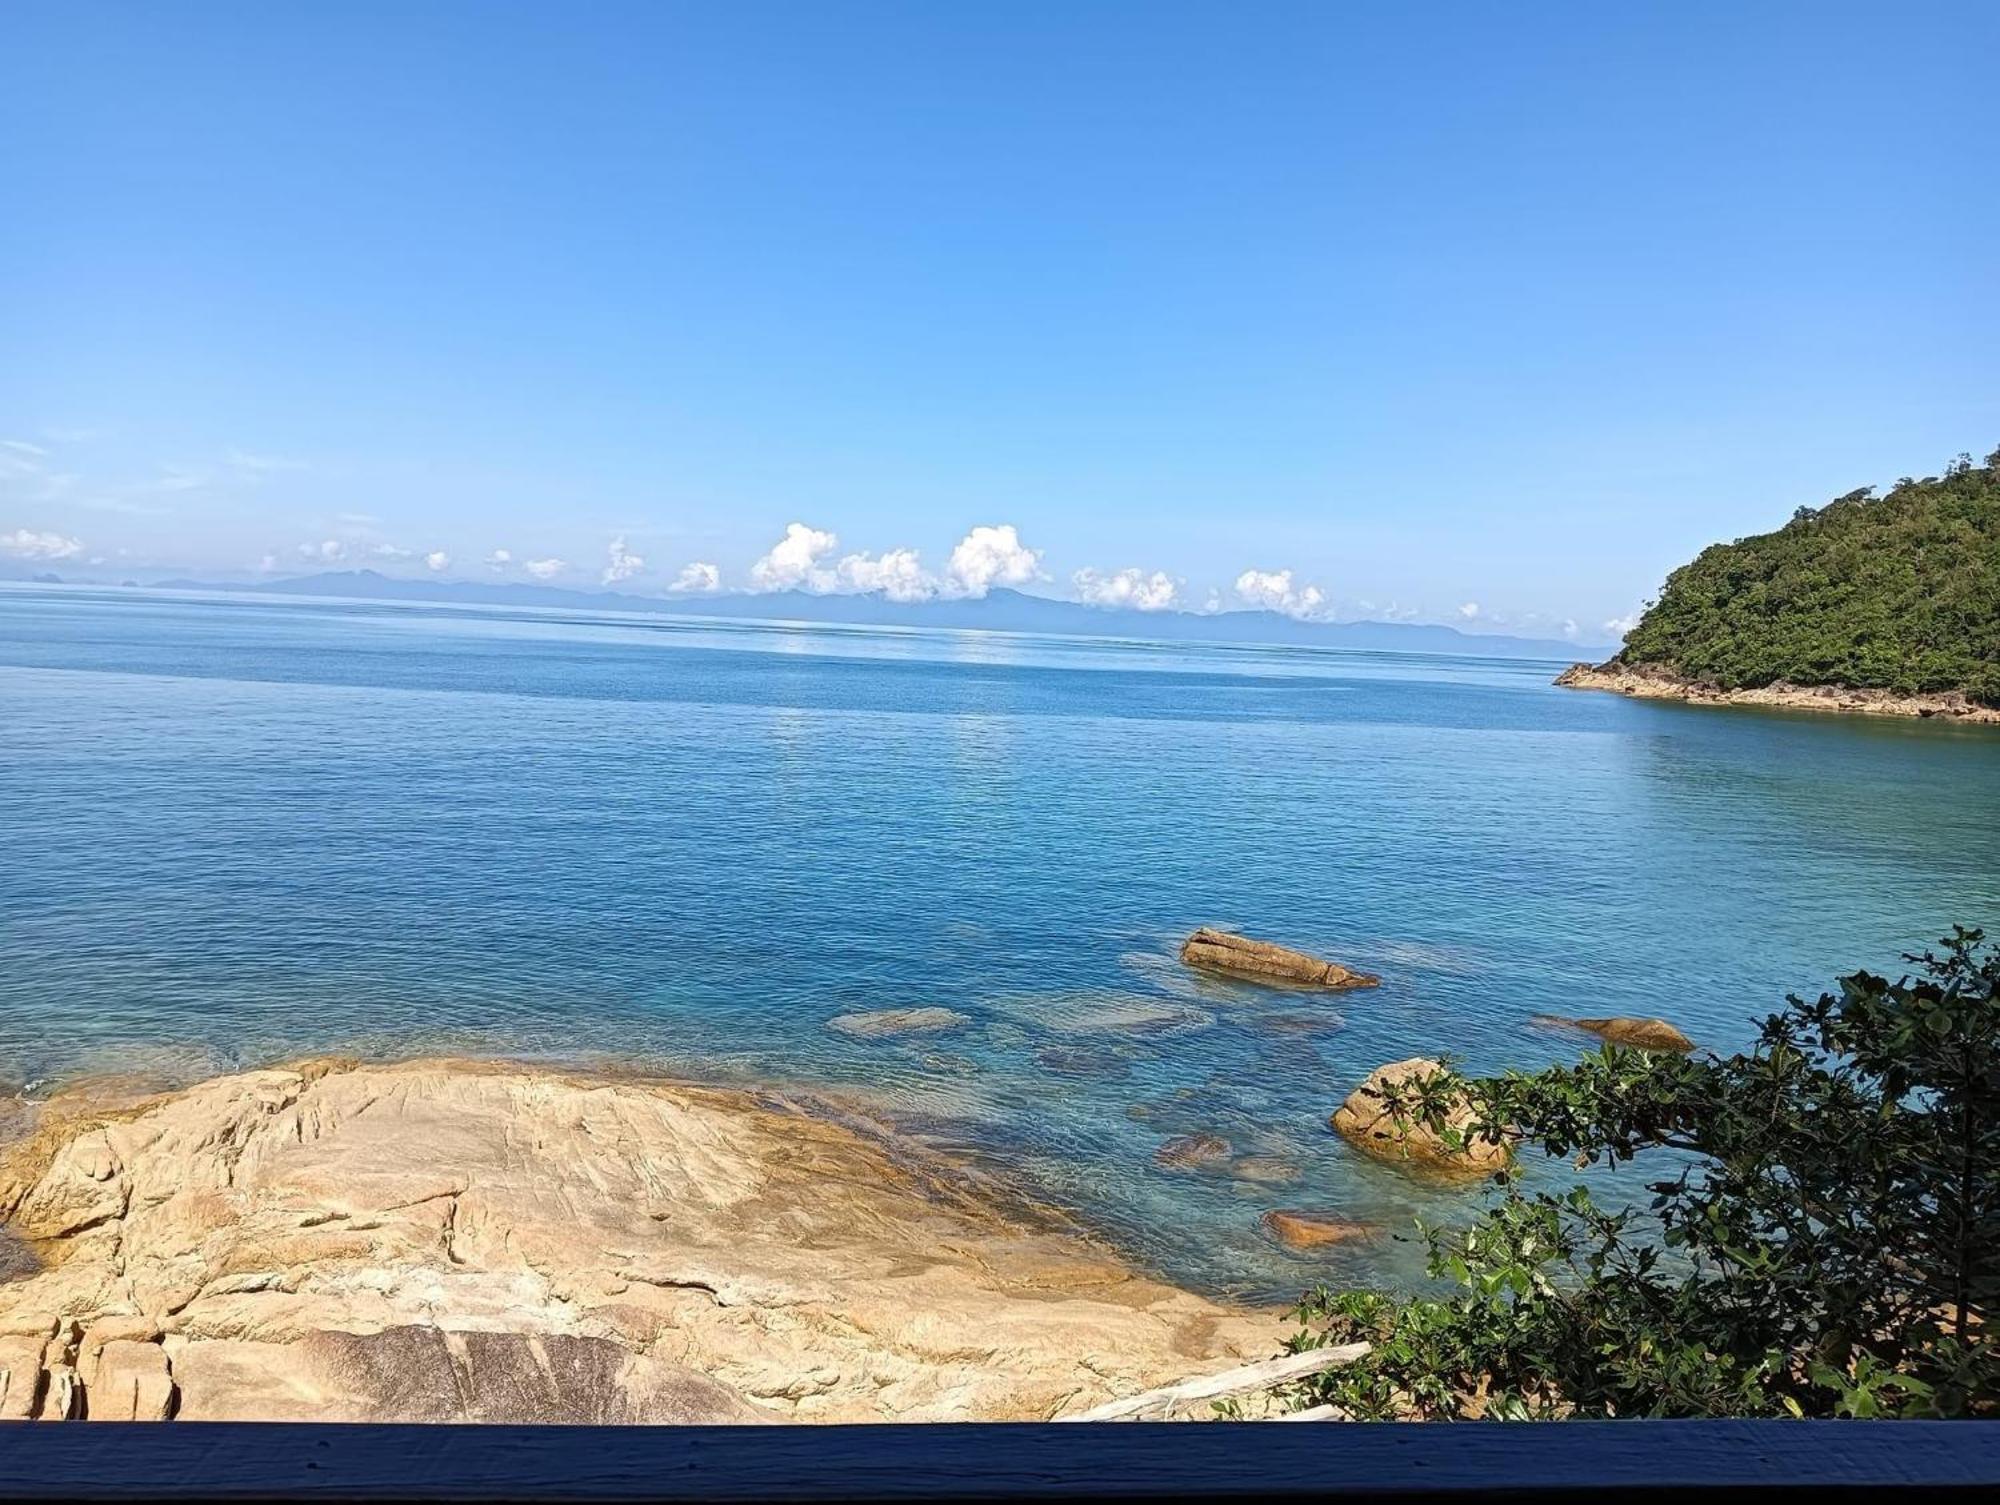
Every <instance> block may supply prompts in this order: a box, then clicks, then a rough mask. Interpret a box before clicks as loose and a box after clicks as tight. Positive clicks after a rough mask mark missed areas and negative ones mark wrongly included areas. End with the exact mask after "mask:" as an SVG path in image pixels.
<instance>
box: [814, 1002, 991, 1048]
mask: <svg viewBox="0 0 2000 1505" xmlns="http://www.w3.org/2000/svg"><path fill="white" fill-rule="evenodd" d="M971 1022H972V1021H971V1020H970V1019H968V1018H966V1016H965V1015H963V1014H961V1013H959V1012H958V1011H957V1010H956V1009H941V1008H923V1009H875V1010H872V1011H871V1012H868V1013H864V1014H840V1015H836V1016H835V1017H834V1018H832V1019H829V1020H827V1021H826V1027H827V1028H828V1029H830V1030H838V1031H839V1032H840V1033H841V1034H843V1035H852V1036H854V1037H855V1038H856V1039H857V1040H880V1039H885V1038H887V1037H888V1036H891V1035H942V1034H946V1033H948V1032H949V1031H951V1030H955V1029H963V1028H965V1026H966V1025H968V1024H970V1023H971Z"/></svg>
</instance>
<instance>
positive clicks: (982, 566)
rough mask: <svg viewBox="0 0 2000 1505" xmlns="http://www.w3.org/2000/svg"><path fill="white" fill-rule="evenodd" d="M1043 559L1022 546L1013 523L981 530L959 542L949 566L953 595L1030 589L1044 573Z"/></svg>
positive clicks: (969, 534)
mask: <svg viewBox="0 0 2000 1505" xmlns="http://www.w3.org/2000/svg"><path fill="white" fill-rule="evenodd" d="M1041 563H1042V556H1041V553H1040V551H1039V550H1036V549H1031V548H1029V547H1027V546H1026V545H1025V544H1023V543H1022V542H1021V535H1020V534H1019V533H1017V532H1015V531H1014V525H1013V524H1012V523H1001V524H1000V525H999V526H997V527H978V528H974V529H973V530H972V531H971V532H970V533H968V534H966V535H965V537H963V538H961V539H960V540H959V541H958V547H957V548H955V549H953V550H952V551H951V558H950V559H949V560H947V561H946V562H945V577H946V582H947V584H948V585H949V586H950V588H951V593H952V594H953V595H959V596H974V597H978V596H983V595H985V594H986V593H987V592H988V591H989V590H991V589H992V588H993V587H994V586H996V585H1026V584H1027V583H1028V582H1029V581H1030V580H1033V579H1034V578H1035V576H1036V575H1037V574H1038V573H1039V572H1040V569H1041Z"/></svg>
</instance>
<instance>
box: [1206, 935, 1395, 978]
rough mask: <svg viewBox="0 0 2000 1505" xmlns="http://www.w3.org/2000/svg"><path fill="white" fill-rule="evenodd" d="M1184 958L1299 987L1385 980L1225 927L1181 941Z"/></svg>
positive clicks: (1223, 970)
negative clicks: (1236, 932) (1252, 937)
mask: <svg viewBox="0 0 2000 1505" xmlns="http://www.w3.org/2000/svg"><path fill="white" fill-rule="evenodd" d="M1181 960H1182V961H1184V962H1186V963H1187V964H1188V965H1189V966H1190V967H1200V968H1201V969H1202V970H1203V971H1207V972H1221V973H1224V974H1225V975H1227V976H1230V977H1240V978H1245V979H1248V980H1249V981H1251V982H1269V983H1290V984H1292V985H1294V986H1297V987H1308V988H1333V989H1337V990H1342V991H1344V990H1346V989H1349V988H1372V987H1376V986H1378V985H1379V984H1380V983H1381V981H1382V979H1381V978H1379V977H1376V976H1374V975H1372V974H1371V973H1367V972H1351V971H1349V970H1348V969H1347V968H1346V967H1343V966H1341V965H1340V963H1338V962H1330V961H1326V960H1323V959H1322V958H1320V957H1317V956H1308V955H1306V953H1305V952H1303V951H1294V950H1292V949H1291V948H1290V947H1289V946H1279V945H1274V944H1273V943H1272V942H1270V941H1253V940H1252V939H1250V937H1249V936H1247V935H1233V934H1231V933H1230V932H1229V931H1226V930H1209V929H1206V928H1203V929H1201V930H1197V931H1196V932H1195V933H1194V934H1193V935H1191V936H1189V937H1188V938H1187V939H1186V940H1185V941H1183V942H1182V943H1181Z"/></svg>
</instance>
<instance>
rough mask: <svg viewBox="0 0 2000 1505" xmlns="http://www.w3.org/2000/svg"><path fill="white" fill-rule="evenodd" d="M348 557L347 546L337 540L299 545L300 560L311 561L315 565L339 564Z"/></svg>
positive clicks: (324, 540)
mask: <svg viewBox="0 0 2000 1505" xmlns="http://www.w3.org/2000/svg"><path fill="white" fill-rule="evenodd" d="M346 557H347V545H346V544H344V543H342V542H341V541H340V540H339V539H337V538H326V539H321V540H320V541H319V542H318V543H302V544H300V545H299V558H301V559H307V560H311V561H312V562H313V563H314V564H339V563H340V561H341V560H343V559H345V558H346Z"/></svg>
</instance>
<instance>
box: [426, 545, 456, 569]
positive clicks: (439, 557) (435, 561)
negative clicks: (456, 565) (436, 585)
mask: <svg viewBox="0 0 2000 1505" xmlns="http://www.w3.org/2000/svg"><path fill="white" fill-rule="evenodd" d="M424 568H425V569H427V570H429V571H430V572H431V573H432V574H433V575H435V574H437V573H438V572H439V571H440V570H448V569H450V568H451V555H449V554H447V553H445V551H444V550H443V549H432V550H431V551H430V553H428V554H426V555H424Z"/></svg>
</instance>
